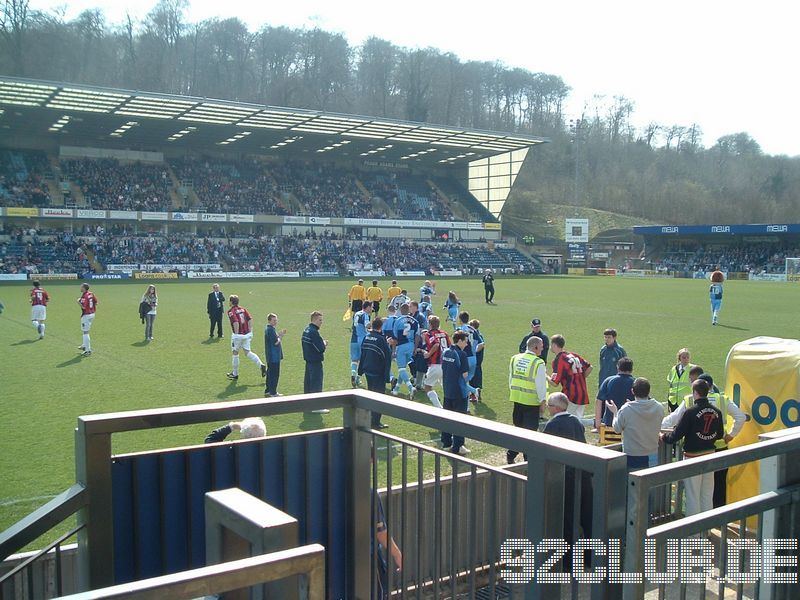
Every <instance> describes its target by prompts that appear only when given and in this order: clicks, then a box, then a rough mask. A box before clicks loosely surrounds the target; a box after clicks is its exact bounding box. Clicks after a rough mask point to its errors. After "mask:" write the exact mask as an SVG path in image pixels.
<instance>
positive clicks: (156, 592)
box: [64, 544, 325, 600]
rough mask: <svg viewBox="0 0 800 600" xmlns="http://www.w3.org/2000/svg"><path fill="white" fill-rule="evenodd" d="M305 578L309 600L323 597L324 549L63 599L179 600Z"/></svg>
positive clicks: (232, 563) (235, 562) (316, 546)
mask: <svg viewBox="0 0 800 600" xmlns="http://www.w3.org/2000/svg"><path fill="white" fill-rule="evenodd" d="M295 575H300V576H304V577H306V578H307V589H308V599H309V600H324V598H325V548H323V547H322V546H320V545H319V544H309V545H307V546H300V547H298V548H292V549H290V550H281V551H279V552H272V553H270V554H261V555H259V556H254V557H252V558H244V559H240V560H233V561H229V562H225V563H221V564H218V565H211V566H209V567H202V568H200V569H192V570H189V571H182V572H180V573H175V574H172V575H164V576H162V577H153V578H151V579H143V580H141V581H134V582H132V583H126V584H123V585H117V586H112V587H107V588H103V589H97V590H94V591H91V592H82V593H80V594H75V595H72V596H65V597H64V600H94V599H96V598H104V599H113V598H117V599H119V600H139V599H141V600H150V599H151V598H158V599H159V600H183V599H185V598H198V597H202V596H208V595H211V594H219V593H222V592H228V591H231V590H239V589H243V588H249V587H252V586H255V585H259V584H263V583H269V582H271V581H278V580H281V579H285V578H287V577H292V576H295Z"/></svg>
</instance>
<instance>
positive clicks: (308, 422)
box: [298, 413, 325, 431]
mask: <svg viewBox="0 0 800 600" xmlns="http://www.w3.org/2000/svg"><path fill="white" fill-rule="evenodd" d="M298 427H299V428H300V431H312V430H314V429H322V428H323V427H325V421H324V420H323V419H322V415H319V414H317V413H303V420H302V421H300V425H299V426H298Z"/></svg>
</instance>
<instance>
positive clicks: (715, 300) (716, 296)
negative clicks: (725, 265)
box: [708, 269, 725, 325]
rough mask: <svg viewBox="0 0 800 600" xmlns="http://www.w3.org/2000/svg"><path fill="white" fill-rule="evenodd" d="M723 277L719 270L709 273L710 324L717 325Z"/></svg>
mask: <svg viewBox="0 0 800 600" xmlns="http://www.w3.org/2000/svg"><path fill="white" fill-rule="evenodd" d="M723 281H725V275H723V274H722V271H720V270H719V269H717V270H715V271H714V272H713V273H711V287H709V288H708V295H709V298H710V299H711V324H712V325H716V324H717V315H718V314H719V309H720V308H722V282H723Z"/></svg>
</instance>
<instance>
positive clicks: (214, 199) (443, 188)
mask: <svg viewBox="0 0 800 600" xmlns="http://www.w3.org/2000/svg"><path fill="white" fill-rule="evenodd" d="M0 127H2V128H3V130H4V132H6V133H7V135H4V137H3V140H2V142H0V219H2V222H3V224H4V226H5V227H6V228H8V229H15V228H20V227H25V228H26V229H33V230H35V231H37V232H42V231H44V230H46V229H50V228H51V226H52V225H53V223H54V222H55V223H57V224H56V225H55V227H54V229H55V231H56V233H58V234H59V235H60V234H62V233H63V232H75V231H84V232H88V234H89V235H88V237H87V239H86V240H84V241H83V242H82V243H83V244H84V245H85V253H84V254H83V255H81V256H79V257H77V258H76V257H74V256H72V257H70V256H67V255H66V254H65V253H64V252H61V251H60V250H58V251H54V252H51V251H49V250H47V249H45V248H42V249H40V250H34V249H33V248H31V247H30V246H31V244H35V243H34V242H32V240H31V239H27V240H26V242H27V245H16V244H11V243H10V241H9V240H5V239H4V238H2V237H0V240H2V241H3V243H4V246H3V256H4V267H3V268H4V269H5V270H7V271H8V270H14V271H25V272H42V271H49V272H51V273H53V272H54V271H57V270H59V269H63V270H65V271H69V272H77V273H78V274H81V271H82V270H83V271H84V272H89V271H91V270H98V269H100V270H102V269H103V268H105V266H106V265H108V264H120V263H128V264H133V263H135V264H138V265H148V264H151V263H152V264H165V263H170V264H204V263H219V264H220V265H221V266H222V268H230V269H234V270H238V269H241V270H247V271H253V270H256V271H260V270H270V271H283V270H285V269H284V268H281V264H282V263H283V264H284V266H286V265H289V264H290V265H291V267H292V269H291V270H296V271H301V272H327V273H348V272H351V271H353V269H352V268H350V266H352V265H370V266H371V267H374V268H377V269H378V270H381V271H384V272H387V273H388V272H394V271H425V272H435V271H439V270H447V269H455V270H461V271H464V272H476V271H478V270H480V269H485V268H493V269H500V270H504V271H508V272H538V271H539V270H540V269H539V267H540V264H541V262H540V261H538V260H537V259H536V258H535V257H533V258H531V257H528V256H527V255H526V254H523V253H520V252H516V253H513V252H511V250H510V249H508V248H506V245H505V244H504V243H503V239H502V232H501V229H500V226H499V224H498V217H499V215H500V211H501V210H502V206H503V202H504V200H505V198H507V197H508V194H509V192H510V190H511V185H513V181H514V178H515V176H516V175H515V174H516V173H517V172H518V171H519V168H520V167H521V165H522V161H523V160H524V159H525V157H526V155H527V151H528V149H529V148H532V147H534V146H536V145H537V144H540V143H542V142H544V141H546V140H544V139H541V138H536V137H531V136H511V135H508V134H505V133H497V132H488V131H477V130H476V131H464V130H461V129H457V128H451V127H439V126H430V125H425V124H422V123H412V122H403V121H391V120H381V121H376V120H374V119H369V118H365V117H355V116H348V115H339V114H326V113H322V112H317V111H299V110H297V109H283V108H275V107H264V106H253V105H245V104H241V103H236V102H214V103H213V104H212V103H209V102H207V101H205V100H202V99H197V98H188V97H183V96H163V95H159V94H144V93H139V92H136V93H134V92H127V91H124V90H108V89H103V88H95V87H89V86H75V85H70V86H64V85H61V84H54V83H50V82H43V81H31V80H22V79H14V78H7V77H6V78H0ZM490 163H491V165H492V176H487V175H488V173H489V171H488V165H489V164H490ZM506 173H513V174H514V175H513V176H508V175H506ZM495 175H496V176H495ZM467 189H470V190H472V192H468V191H467ZM120 227H123V228H124V229H123V232H124V234H123V236H119V235H118V234H119V231H120V229H119V228H120ZM98 228H99V229H101V230H102V231H103V232H104V233H105V232H113V233H114V235H113V236H111V237H110V236H109V235H108V234H107V233H106V234H105V235H97V236H94V235H91V234H92V233H96V232H97V230H98ZM29 237H30V236H29ZM323 237H324V238H325V239H324V240H321V239H320V238H323ZM192 238H194V239H192ZM236 238H244V239H246V240H248V241H247V242H246V243H243V242H241V243H237V242H234V241H232V240H235V239H236ZM300 238H307V239H304V240H302V241H301V239H300ZM37 239H39V240H44V241H46V242H47V243H50V239H49V238H48V237H47V236H45V235H41V234H37ZM345 240H347V241H348V242H349V241H350V240H365V241H367V240H369V242H367V243H365V244H359V245H356V246H352V245H348V242H345ZM380 240H387V242H386V244H383V245H382V244H381V242H380ZM432 240H435V241H436V243H431V241H432ZM452 242H457V243H458V245H457V246H451V245H449V244H451V243H452ZM494 244H497V248H495V247H494ZM376 265H379V266H378V267H376Z"/></svg>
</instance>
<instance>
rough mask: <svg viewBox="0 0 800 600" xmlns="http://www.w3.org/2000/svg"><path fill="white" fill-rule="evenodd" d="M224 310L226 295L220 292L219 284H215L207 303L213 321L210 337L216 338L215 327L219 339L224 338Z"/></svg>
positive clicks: (207, 309) (210, 318)
mask: <svg viewBox="0 0 800 600" xmlns="http://www.w3.org/2000/svg"><path fill="white" fill-rule="evenodd" d="M224 310H225V295H224V294H223V293H222V292H221V291H220V289H219V284H218V283H215V284H214V285H212V286H211V293H210V294H209V295H208V302H207V303H206V311H207V312H208V318H209V320H210V321H211V329H210V330H209V333H208V337H210V338H213V337H214V327H216V329H217V337H218V338H221V337H222V313H223V312H224Z"/></svg>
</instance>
